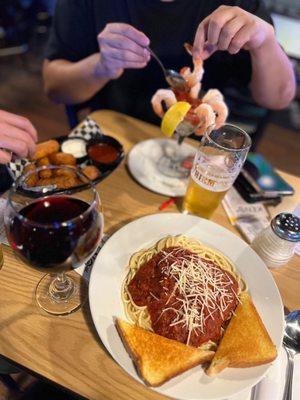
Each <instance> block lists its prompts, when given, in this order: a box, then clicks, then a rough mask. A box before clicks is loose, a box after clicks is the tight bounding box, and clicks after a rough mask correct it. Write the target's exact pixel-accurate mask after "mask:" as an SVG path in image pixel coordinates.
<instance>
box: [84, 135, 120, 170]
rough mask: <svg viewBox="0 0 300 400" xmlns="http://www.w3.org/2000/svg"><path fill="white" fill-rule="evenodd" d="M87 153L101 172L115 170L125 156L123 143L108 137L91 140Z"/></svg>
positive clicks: (103, 136)
mask: <svg viewBox="0 0 300 400" xmlns="http://www.w3.org/2000/svg"><path fill="white" fill-rule="evenodd" d="M87 153H88V157H89V159H90V160H91V162H92V163H93V164H94V165H95V166H96V167H98V168H99V169H100V170H101V171H105V170H107V169H112V168H115V167H116V166H117V165H118V164H119V162H120V160H121V159H122V158H123V156H124V150H123V146H122V145H121V143H120V142H118V141H117V140H116V139H115V138H113V137H111V136H107V135H102V136H101V137H99V138H96V139H91V140H90V141H89V142H88V145H87Z"/></svg>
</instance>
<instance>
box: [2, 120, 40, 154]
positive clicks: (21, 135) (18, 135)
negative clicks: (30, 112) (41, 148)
mask: <svg viewBox="0 0 300 400" xmlns="http://www.w3.org/2000/svg"><path fill="white" fill-rule="evenodd" d="M2 132H4V135H5V136H7V137H9V138H13V139H16V140H21V141H24V142H25V143H26V144H27V147H28V150H29V154H30V155H32V154H34V153H35V149H36V145H35V142H34V140H33V139H32V137H31V136H30V134H29V133H27V132H25V131H22V130H21V129H18V128H15V127H14V126H11V125H10V126H9V127H8V128H7V130H6V131H3V130H2Z"/></svg>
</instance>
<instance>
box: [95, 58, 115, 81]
mask: <svg viewBox="0 0 300 400" xmlns="http://www.w3.org/2000/svg"><path fill="white" fill-rule="evenodd" d="M93 76H94V78H95V79H96V80H99V79H108V80H109V79H112V78H113V76H112V72H111V71H110V69H109V68H108V66H107V64H106V63H105V62H104V61H103V59H102V57H101V55H99V54H97V58H96V63H95V68H94V71H93Z"/></svg>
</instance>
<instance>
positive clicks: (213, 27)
mask: <svg viewBox="0 0 300 400" xmlns="http://www.w3.org/2000/svg"><path fill="white" fill-rule="evenodd" d="M234 17H235V13H234V8H233V7H219V8H218V9H217V10H216V11H215V12H213V13H212V14H211V16H210V18H209V24H208V28H207V43H208V44H211V45H213V46H216V45H217V44H218V41H219V36H220V33H221V30H222V29H223V27H224V25H225V24H226V23H227V22H228V21H230V20H232V19H233V18H234Z"/></svg>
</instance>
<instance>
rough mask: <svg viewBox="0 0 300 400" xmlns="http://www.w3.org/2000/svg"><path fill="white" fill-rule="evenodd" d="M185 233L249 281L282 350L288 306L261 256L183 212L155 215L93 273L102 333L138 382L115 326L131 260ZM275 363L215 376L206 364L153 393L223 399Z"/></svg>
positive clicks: (122, 237)
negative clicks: (163, 240)
mask: <svg viewBox="0 0 300 400" xmlns="http://www.w3.org/2000/svg"><path fill="white" fill-rule="evenodd" d="M178 234H184V235H186V236H189V237H194V238H196V239H199V240H200V241H202V242H203V243H204V244H206V245H209V246H211V247H214V248H215V249H217V250H219V251H221V252H222V253H224V254H225V255H226V256H227V257H229V258H230V259H231V261H232V262H233V263H234V264H235V265H236V267H237V269H238V271H239V272H240V274H241V275H242V276H243V278H244V279H245V281H246V282H247V284H248V286H249V290H250V294H251V296H252V298H253V301H254V304H255V306H256V308H257V310H258V312H259V314H260V316H261V318H262V320H263V321H264V324H265V326H266V328H267V330H268V332H269V334H270V336H271V338H272V340H273V342H274V344H275V345H276V346H277V349H279V348H280V346H281V343H282V337H283V326H284V324H283V321H284V319H283V306H282V302H281V298H280V295H279V292H278V289H277V286H276V285H275V282H274V280H273V277H272V275H271V273H270V272H269V271H268V269H267V267H266V266H265V264H264V263H263V261H262V260H261V259H260V258H259V257H258V256H257V254H256V253H255V252H254V251H253V250H252V249H251V248H250V247H249V246H248V245H247V244H246V243H245V242H244V241H243V240H241V239H240V238H239V237H237V236H235V235H234V234H233V233H231V232H230V231H228V230H227V229H225V228H223V227H221V226H219V225H217V224H215V223H213V222H211V221H208V220H205V219H202V218H198V217H195V216H191V215H183V214H174V213H169V214H154V215H149V216H146V217H143V218H140V219H137V220H135V221H133V222H131V223H129V224H127V225H125V226H124V227H122V228H121V229H120V230H119V231H117V232H116V233H115V234H114V235H113V236H111V237H110V239H109V240H108V241H107V242H106V243H105V245H104V246H103V248H102V249H101V251H100V253H99V255H98V257H97V259H96V261H95V264H94V267H93V270H92V274H91V280H90V287H89V300H90V307H91V312H92V317H93V321H94V324H95V326H96V329H97V331H98V334H99V336H100V338H101V340H102V342H103V344H104V345H105V346H106V348H107V350H108V351H109V352H110V354H111V355H112V356H113V358H114V359H115V360H116V361H117V363H119V364H120V365H121V366H122V367H123V368H124V369H125V370H126V371H127V372H128V373H129V374H130V375H132V376H133V377H134V378H135V379H136V380H137V381H141V380H140V378H139V377H138V375H137V373H136V371H135V369H134V366H133V363H132V361H131V359H130V358H129V356H128V354H127V352H126V350H125V348H124V346H123V344H122V342H121V340H120V337H119V335H118V333H117V331H116V328H115V326H114V323H113V317H115V316H117V317H120V318H123V319H126V317H125V313H124V309H123V304H122V301H121V284H122V282H123V279H124V277H125V267H126V265H127V264H128V260H129V258H130V256H131V255H132V254H133V253H134V252H136V251H138V250H141V249H144V248H147V247H149V246H151V245H153V244H154V243H156V242H157V241H158V240H159V239H161V238H162V237H164V236H166V235H178ZM269 366H270V365H262V366H259V367H253V368H244V369H235V368H228V369H226V370H225V371H223V372H222V373H221V374H219V375H218V376H217V377H215V378H210V377H208V376H206V375H205V373H204V371H203V369H202V367H201V366H198V367H196V368H193V369H192V370H189V371H187V372H185V373H184V374H182V375H180V376H178V377H176V378H174V379H171V380H170V381H169V382H167V383H165V384H164V385H162V386H160V387H158V388H155V389H154V390H156V391H158V392H160V393H162V394H164V395H167V396H171V397H174V398H176V399H188V400H192V399H197V400H199V399H201V400H204V399H205V400H208V399H214V400H216V399H224V398H227V397H230V396H232V395H234V394H236V393H238V392H239V391H241V390H243V389H246V388H249V387H251V386H253V385H255V384H256V383H257V382H258V381H259V380H260V379H261V378H262V377H263V375H265V374H266V372H267V370H268V368H269Z"/></svg>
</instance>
